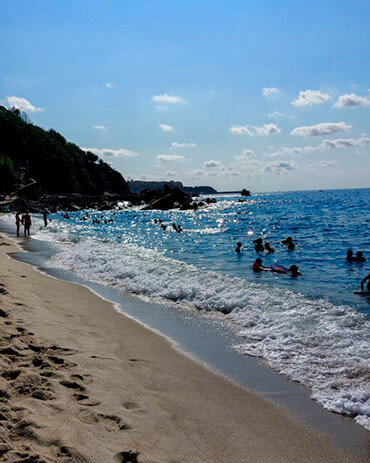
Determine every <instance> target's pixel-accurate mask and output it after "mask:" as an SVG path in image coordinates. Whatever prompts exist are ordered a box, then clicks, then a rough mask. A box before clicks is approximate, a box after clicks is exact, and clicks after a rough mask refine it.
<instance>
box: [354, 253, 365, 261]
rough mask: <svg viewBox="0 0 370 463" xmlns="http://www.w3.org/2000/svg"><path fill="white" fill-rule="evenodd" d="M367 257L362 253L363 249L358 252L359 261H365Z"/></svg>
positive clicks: (357, 259) (357, 258)
mask: <svg viewBox="0 0 370 463" xmlns="http://www.w3.org/2000/svg"><path fill="white" fill-rule="evenodd" d="M365 260H366V259H365V257H364V256H363V255H362V251H357V252H356V261H357V262H365Z"/></svg>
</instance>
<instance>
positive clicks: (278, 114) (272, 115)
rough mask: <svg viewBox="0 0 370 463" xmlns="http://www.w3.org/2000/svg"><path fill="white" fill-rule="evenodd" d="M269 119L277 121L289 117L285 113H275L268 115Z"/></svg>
mask: <svg viewBox="0 0 370 463" xmlns="http://www.w3.org/2000/svg"><path fill="white" fill-rule="evenodd" d="M267 117H269V118H271V119H277V118H279V117H287V116H286V115H285V114H283V113H279V111H274V112H272V113H269V114H267Z"/></svg>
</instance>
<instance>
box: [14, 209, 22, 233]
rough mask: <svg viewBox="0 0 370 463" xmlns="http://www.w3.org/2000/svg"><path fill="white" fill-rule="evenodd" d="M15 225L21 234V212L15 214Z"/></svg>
mask: <svg viewBox="0 0 370 463" xmlns="http://www.w3.org/2000/svg"><path fill="white" fill-rule="evenodd" d="M15 225H16V227H17V236H19V229H20V228H21V218H20V217H19V212H17V213H16V214H15Z"/></svg>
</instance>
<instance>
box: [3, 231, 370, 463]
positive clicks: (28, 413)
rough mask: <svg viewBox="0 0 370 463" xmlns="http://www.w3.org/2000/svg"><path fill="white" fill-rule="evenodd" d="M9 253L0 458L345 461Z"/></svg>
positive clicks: (109, 308)
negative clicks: (16, 259)
mask: <svg viewBox="0 0 370 463" xmlns="http://www.w3.org/2000/svg"><path fill="white" fill-rule="evenodd" d="M16 251H19V248H17V247H16V246H15V244H14V243H13V242H12V241H11V240H10V239H8V238H6V237H5V236H1V237H0V335H1V337H0V353H1V357H0V367H1V377H0V430H1V436H2V437H1V443H0V460H1V461H4V462H21V461H24V462H63V463H66V462H96V463H97V462H99V463H101V462H104V463H106V462H107V463H108V462H110V461H112V462H114V461H117V462H125V461H126V462H135V461H138V462H143V463H144V462H147V463H149V462H152V463H154V462H158V463H165V462H168V463H180V462H192V463H193V462H209V463H212V462H228V463H233V462H235V463H236V462H238V463H240V462H257V463H258V462H261V463H262V462H264V463H265V462H284V463H287V462H325V463H329V462H346V461H352V462H353V461H356V460H354V459H353V458H351V455H347V456H346V455H344V454H343V453H342V452H341V451H339V449H337V448H336V447H335V446H334V444H333V443H332V442H330V441H328V440H326V439H324V437H323V436H321V435H320V434H319V433H317V432H315V431H314V430H311V429H307V428H305V427H304V426H303V425H301V424H300V423H298V422H297V421H296V420H295V419H294V418H293V417H292V416H291V415H289V414H288V412H287V411H286V410H283V409H281V408H278V407H277V406H274V404H272V403H271V402H268V401H266V400H265V399H263V398H262V397H260V396H259V395H257V394H255V393H252V392H250V391H248V390H246V389H243V388H240V387H238V386H236V385H234V384H233V383H232V382H230V381H228V380H226V379H225V378H223V377H221V376H218V375H216V374H214V373H212V372H210V371H209V370H207V369H206V368H204V367H203V366H202V365H200V364H198V363H196V362H194V361H192V360H191V359H189V358H188V357H186V356H185V355H182V354H181V353H180V352H178V351H176V350H175V349H174V348H173V346H172V345H171V344H170V342H169V341H168V340H167V339H165V338H163V337H162V336H159V335H158V334H156V333H154V332H153V331H151V330H149V329H147V328H145V327H144V326H142V325H141V324H139V323H138V322H136V321H134V320H132V319H130V318H129V317H126V316H124V315H122V314H120V313H118V312H117V311H116V310H115V308H114V306H113V305H112V304H111V303H109V302H107V301H106V300H103V299H101V298H100V297H98V296H97V295H96V294H94V293H93V292H91V291H90V290H89V289H87V288H86V287H83V286H80V285H77V284H73V283H69V282H65V281H62V280H58V279H55V278H52V277H49V276H46V275H44V274H42V273H40V272H38V271H37V270H35V269H34V268H33V267H31V266H30V265H27V264H25V263H22V262H18V261H15V260H13V259H11V258H10V257H9V256H7V253H9V252H16ZM136 455H137V456H136ZM357 461H360V460H357ZM363 461H366V459H365V458H364V459H363Z"/></svg>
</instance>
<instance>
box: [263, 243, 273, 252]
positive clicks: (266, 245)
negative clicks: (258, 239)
mask: <svg viewBox="0 0 370 463" xmlns="http://www.w3.org/2000/svg"><path fill="white" fill-rule="evenodd" d="M265 251H267V252H268V253H269V254H270V253H271V252H275V249H274V248H272V247H271V246H270V243H265Z"/></svg>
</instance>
